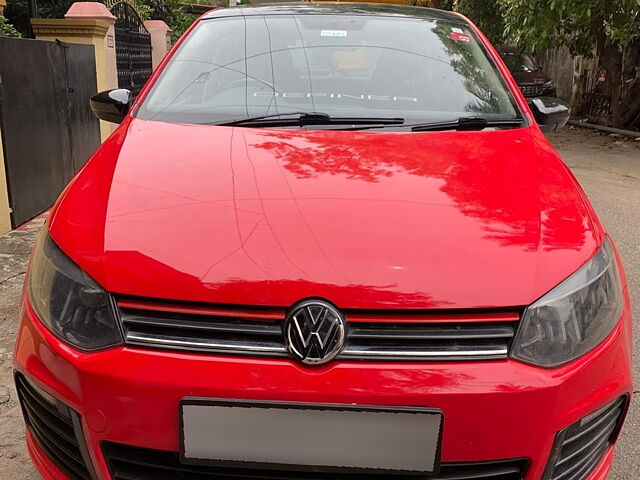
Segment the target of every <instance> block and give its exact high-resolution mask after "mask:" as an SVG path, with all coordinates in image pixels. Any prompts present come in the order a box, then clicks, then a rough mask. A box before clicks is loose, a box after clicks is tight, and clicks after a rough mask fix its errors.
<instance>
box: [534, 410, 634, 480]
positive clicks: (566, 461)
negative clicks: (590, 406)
mask: <svg viewBox="0 0 640 480" xmlns="http://www.w3.org/2000/svg"><path fill="white" fill-rule="evenodd" d="M625 405H626V397H620V398H618V399H617V400H615V401H614V402H612V403H610V404H609V405H606V406H604V407H602V408H601V409H599V410H597V411H595V412H593V413H592V414H590V415H587V416H586V417H584V418H583V419H582V420H580V421H578V422H576V423H574V424H573V425H571V426H570V427H569V428H566V429H564V430H562V431H561V432H560V433H558V436H557V437H556V441H555V444H554V448H553V451H552V455H551V458H550V459H549V466H548V467H547V471H546V472H545V475H544V477H543V478H544V479H545V480H584V479H585V478H587V477H588V476H589V474H590V473H591V471H592V470H593V469H594V468H595V467H596V465H598V463H599V462H600V460H601V459H602V457H603V456H604V454H605V452H606V451H607V448H609V446H610V445H611V444H612V442H613V440H614V436H615V434H616V433H617V430H618V427H619V425H620V424H621V420H622V416H623V412H624V409H625Z"/></svg>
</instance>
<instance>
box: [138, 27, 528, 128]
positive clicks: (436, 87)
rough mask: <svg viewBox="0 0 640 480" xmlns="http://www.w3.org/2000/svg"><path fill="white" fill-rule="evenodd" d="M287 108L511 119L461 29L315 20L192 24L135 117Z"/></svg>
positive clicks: (506, 101)
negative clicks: (189, 32)
mask: <svg viewBox="0 0 640 480" xmlns="http://www.w3.org/2000/svg"><path fill="white" fill-rule="evenodd" d="M287 112H320V113H322V114H324V115H330V116H331V117H373V118H397V117H400V118H403V119H404V120H405V123H406V124H412V123H413V124H415V123H422V122H433V121H441V120H455V119H457V118H460V117H469V116H481V117H483V118H485V119H487V120H493V119H514V118H520V114H519V112H518V110H517V107H516V106H515V103H514V100H513V98H512V96H511V94H510V93H509V91H508V89H507V88H506V87H505V84H504V82H503V79H502V77H501V75H500V73H499V72H498V71H497V69H496V67H495V65H494V64H493V62H492V61H491V60H490V59H489V58H488V56H487V54H486V52H485V50H484V48H483V47H482V46H481V44H480V43H479V41H478V39H477V38H476V37H475V36H474V35H473V33H472V32H471V31H470V30H469V29H468V28H467V27H466V24H465V23H461V22H457V21H444V20H441V19H430V18H410V17H407V18H404V17H402V18H398V17H384V16H372V15H318V14H314V15H266V16H261V15H251V16H247V17H242V16H238V17H225V18H215V19H208V20H206V19H205V20H203V21H201V22H200V24H199V25H198V26H197V27H196V28H195V29H194V31H193V32H192V33H191V34H190V35H189V37H188V38H187V39H186V40H185V42H184V43H183V44H182V46H181V47H180V49H179V50H178V51H177V52H176V54H175V55H174V56H173V58H172V59H171V61H170V62H169V63H168V65H167V66H166V68H165V69H164V71H163V72H162V74H161V76H160V77H159V79H158V81H157V82H156V84H155V85H154V86H153V88H152V90H151V92H150V94H149V95H148V97H147V98H146V99H145V101H144V102H143V104H142V105H141V107H140V109H139V110H138V112H137V114H136V116H137V117H139V118H143V119H153V120H159V121H165V122H180V123H207V124H215V123H228V122H232V121H236V120H242V119H244V118H252V117H257V116H266V115H273V114H286V113H287ZM288 128H302V127H301V126H298V127H288ZM304 128H328V127H327V126H326V125H325V126H324V127H321V126H318V127H315V126H309V125H306V126H305V127H304Z"/></svg>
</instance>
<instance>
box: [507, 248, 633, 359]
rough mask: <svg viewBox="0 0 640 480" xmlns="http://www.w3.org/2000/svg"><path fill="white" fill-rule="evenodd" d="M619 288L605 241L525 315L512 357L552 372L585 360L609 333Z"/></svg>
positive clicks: (616, 315) (617, 309) (610, 250)
mask: <svg viewBox="0 0 640 480" xmlns="http://www.w3.org/2000/svg"><path fill="white" fill-rule="evenodd" d="M622 304H623V299H622V287H621V285H620V278H619V276H618V269H617V267H616V261H615V257H614V254H613V248H612V247H611V243H610V242H609V240H608V239H605V242H604V245H603V246H602V248H601V249H600V251H599V252H598V253H597V254H596V255H595V256H594V257H593V258H592V259H591V260H590V261H589V263H587V264H586V265H585V266H583V267H582V268H581V269H580V270H578V271H577V272H576V273H574V274H573V275H571V276H570V277H569V278H568V279H567V280H565V281H564V282H562V283H561V284H560V285H558V286H557V287H556V288H554V289H553V290H551V291H550V292H549V293H547V294H546V295H545V296H544V297H542V298H541V299H540V300H538V301H537V302H535V303H534V304H533V305H531V306H530V307H528V308H527V309H526V310H525V313H524V316H523V318H522V321H521V324H520V326H519V328H518V333H517V335H516V338H515V339H514V344H513V349H512V354H511V355H512V357H514V358H517V359H519V360H522V361H524V362H527V363H533V364H535V365H540V366H543V367H556V366H559V365H562V364H564V363H567V362H569V361H571V360H574V359H575V358H578V357H579V356H581V355H583V354H585V353H586V352H588V351H589V350H591V349H592V348H594V347H595V346H597V345H598V344H599V343H600V342H602V341H603V340H604V339H605V338H606V337H607V336H608V335H609V333H611V330H613V327H614V326H615V325H616V324H617V322H618V320H619V319H620V314H621V312H622Z"/></svg>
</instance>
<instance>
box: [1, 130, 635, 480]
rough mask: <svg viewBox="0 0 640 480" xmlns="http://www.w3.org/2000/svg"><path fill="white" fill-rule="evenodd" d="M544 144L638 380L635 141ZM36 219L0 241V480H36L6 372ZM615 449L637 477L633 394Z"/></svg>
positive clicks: (564, 135)
mask: <svg viewBox="0 0 640 480" xmlns="http://www.w3.org/2000/svg"><path fill="white" fill-rule="evenodd" d="M550 138H551V140H552V142H553V143H554V145H555V146H556V147H557V148H558V150H559V151H560V153H561V155H562V157H563V158H564V160H565V161H566V162H567V164H568V165H569V167H571V169H572V171H573V172H574V174H575V175H576V177H577V178H578V180H579V181H580V183H581V184H582V186H583V187H584V189H585V190H586V192H587V194H588V195H589V198H590V199H591V201H592V203H593V205H594V206H595V209H596V210H597V212H598V214H599V215H600V218H601V220H602V221H603V222H604V224H605V226H606V228H607V229H608V230H609V231H610V232H611V233H612V234H613V236H614V238H615V240H616V243H617V245H618V248H619V249H620V252H621V254H622V257H623V259H624V262H625V266H626V271H627V279H628V283H629V289H630V292H631V299H632V302H633V313H634V318H635V320H636V322H635V324H634V335H635V338H634V378H635V379H636V381H638V379H639V378H640V327H639V325H640V323H638V322H640V310H639V307H640V249H638V245H639V244H640V141H633V140H628V139H623V138H615V137H613V138H612V137H610V136H607V135H600V134H598V133H595V132H592V131H590V130H582V129H569V128H567V129H565V130H563V131H561V132H559V133H557V134H553V135H551V137H550ZM43 221H44V217H40V218H38V219H36V220H34V221H32V222H31V223H29V224H28V225H26V226H24V227H23V228H21V229H19V230H16V231H14V232H11V233H10V234H7V235H5V236H0V478H5V479H12V480H38V479H39V478H40V477H39V475H38V474H37V473H36V472H35V470H34V468H33V467H32V465H31V461H30V460H29V457H28V455H27V452H26V449H25V446H24V424H23V422H22V418H21V416H20V407H19V405H18V404H17V402H16V394H15V390H14V388H13V381H12V372H11V351H12V348H13V343H14V340H15V331H16V328H17V318H18V309H19V302H20V296H21V292H22V282H23V281H24V271H25V267H26V262H27V256H28V253H29V251H30V249H31V245H32V243H33V240H34V238H35V235H36V233H37V231H38V229H39V228H40V226H41V225H42V222H43ZM634 397H635V398H634V400H635V401H634V403H633V404H632V406H631V411H630V413H629V418H628V419H627V422H626V424H625V428H624V430H623V432H622V437H621V440H620V442H619V444H618V447H617V454H616V460H615V465H614V468H613V471H612V473H611V475H610V476H609V480H633V479H637V478H638V477H640V441H639V440H640V437H639V434H640V392H639V391H638V388H636V392H635V393H634Z"/></svg>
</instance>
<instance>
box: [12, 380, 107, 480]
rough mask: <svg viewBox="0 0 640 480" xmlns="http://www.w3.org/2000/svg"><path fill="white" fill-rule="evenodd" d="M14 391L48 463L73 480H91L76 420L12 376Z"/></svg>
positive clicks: (71, 412) (74, 415)
mask: <svg viewBox="0 0 640 480" xmlns="http://www.w3.org/2000/svg"><path fill="white" fill-rule="evenodd" d="M15 380H16V388H17V390H18V397H19V399H20V404H21V406H22V411H23V414H24V417H25V421H26V423H27V428H28V429H29V432H30V433H31V435H32V436H33V438H34V439H35V440H36V442H38V445H39V446H40V448H41V449H42V450H43V451H44V452H45V453H46V454H47V456H48V457H49V459H50V460H51V461H52V462H53V463H54V464H55V465H56V466H57V467H58V468H59V469H60V470H61V471H62V472H64V473H65V474H66V475H67V476H68V477H69V478H71V479H73V480H91V479H93V478H95V477H94V475H93V470H92V469H91V467H90V465H91V461H90V460H89V455H88V452H87V450H86V447H85V444H84V439H83V436H82V427H81V425H80V417H79V415H78V414H77V413H76V412H75V410H72V409H70V408H69V407H67V406H66V405H64V404H63V403H62V402H60V401H59V400H56V399H55V398H54V397H52V396H51V395H49V394H48V393H46V392H45V391H43V390H42V389H40V388H38V387H36V386H35V385H33V384H32V383H30V382H29V381H28V380H27V379H26V378H25V377H24V376H22V375H20V374H16V377H15Z"/></svg>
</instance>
